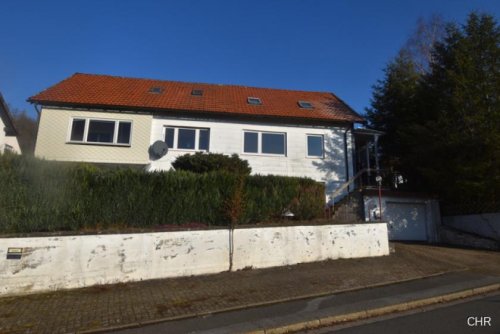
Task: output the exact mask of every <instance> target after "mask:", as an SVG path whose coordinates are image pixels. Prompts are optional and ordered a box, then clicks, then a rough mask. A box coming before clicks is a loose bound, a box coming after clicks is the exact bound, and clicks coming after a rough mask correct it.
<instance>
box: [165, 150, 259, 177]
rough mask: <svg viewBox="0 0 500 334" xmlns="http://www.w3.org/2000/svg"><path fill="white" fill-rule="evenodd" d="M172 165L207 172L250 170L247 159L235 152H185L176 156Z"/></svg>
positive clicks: (177, 168)
mask: <svg viewBox="0 0 500 334" xmlns="http://www.w3.org/2000/svg"><path fill="white" fill-rule="evenodd" d="M172 166H174V168H175V169H176V170H185V171H189V172H193V173H208V172H216V171H226V172H230V173H237V174H243V175H249V174H250V173H251V171H252V169H251V168H250V166H249V165H248V161H246V160H242V159H240V158H239V157H238V155H237V154H233V155H231V156H227V155H224V154H218V153H202V152H196V153H195V154H185V155H181V156H180V157H178V158H177V159H176V160H175V161H174V162H173V163H172Z"/></svg>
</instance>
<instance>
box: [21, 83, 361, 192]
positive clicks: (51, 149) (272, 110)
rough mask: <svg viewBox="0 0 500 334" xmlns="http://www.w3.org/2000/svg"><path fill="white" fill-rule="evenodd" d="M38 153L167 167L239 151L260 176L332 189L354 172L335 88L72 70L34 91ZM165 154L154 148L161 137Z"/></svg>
mask: <svg viewBox="0 0 500 334" xmlns="http://www.w3.org/2000/svg"><path fill="white" fill-rule="evenodd" d="M29 101H30V102H32V103H35V104H37V105H39V106H41V110H40V122H39V130H38V137H37V143H36V148H35V155H36V156H38V157H41V158H45V159H52V160H63V161H87V162H93V163H106V164H127V165H140V166H144V167H145V168H147V169H149V170H168V169H170V168H171V163H172V162H173V161H174V160H175V158H176V157H178V156H179V155H182V154H186V153H192V152H198V151H202V152H214V153H223V154H233V153H237V154H238V155H240V157H241V158H242V159H245V160H247V161H248V162H249V164H250V166H251V167H252V172H253V173H254V174H275V175H286V176H303V177H310V178H312V179H315V180H317V181H320V182H325V184H326V185H327V189H328V191H331V190H333V189H335V188H337V187H338V185H339V184H342V183H344V182H345V181H346V180H347V179H348V178H349V176H352V175H353V169H354V167H353V156H354V154H353V149H354V147H353V133H352V129H353V124H354V123H355V122H364V119H363V118H362V117H361V116H359V115H358V114H357V113H356V112H354V111H353V110H352V109H351V108H350V107H349V106H348V105H346V104H345V103H344V102H343V101H342V100H340V99H339V98H337V97H336V96H335V95H334V94H332V93H325V92H306V91H292V90H282V89H269V88H255V87H244V86H233V85H217V84H202V83H185V82H173V81H159V80H148V79H135V78H123V77H114V76H107V75H91V74H80V73H77V74H74V75H73V76H71V77H70V78H68V79H66V80H64V81H62V82H60V83H58V84H56V85H54V86H52V87H50V88H48V89H47V90H45V91H43V92H41V93H39V94H37V95H35V96H33V97H31V98H30V99H29ZM158 140H160V141H165V142H166V144H167V145H168V148H169V151H168V153H167V154H166V155H165V156H163V157H161V158H158V159H156V158H153V157H152V156H150V154H149V153H148V150H149V148H150V146H151V145H152V144H153V143H155V142H156V141H158Z"/></svg>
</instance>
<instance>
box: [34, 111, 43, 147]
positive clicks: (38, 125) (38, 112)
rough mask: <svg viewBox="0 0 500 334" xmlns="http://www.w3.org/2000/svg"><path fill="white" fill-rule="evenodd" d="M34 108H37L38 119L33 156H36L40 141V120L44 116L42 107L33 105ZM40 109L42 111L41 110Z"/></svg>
mask: <svg viewBox="0 0 500 334" xmlns="http://www.w3.org/2000/svg"><path fill="white" fill-rule="evenodd" d="M33 107H34V108H35V111H36V114H37V116H38V117H37V118H36V137H35V146H34V147H33V156H35V151H36V144H37V141H38V132H39V131H40V118H41V116H42V109H41V108H40V106H39V105H38V104H36V103H34V104H33ZM39 108H40V109H39Z"/></svg>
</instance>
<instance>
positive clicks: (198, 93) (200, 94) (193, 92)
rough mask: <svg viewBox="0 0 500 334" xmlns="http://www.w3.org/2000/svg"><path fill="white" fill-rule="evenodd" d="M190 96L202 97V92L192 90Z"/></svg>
mask: <svg viewBox="0 0 500 334" xmlns="http://www.w3.org/2000/svg"><path fill="white" fill-rule="evenodd" d="M191 95H194V96H202V95H203V90H201V89H193V90H192V91H191Z"/></svg>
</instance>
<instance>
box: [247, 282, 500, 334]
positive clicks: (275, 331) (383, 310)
mask: <svg viewBox="0 0 500 334" xmlns="http://www.w3.org/2000/svg"><path fill="white" fill-rule="evenodd" d="M498 290H500V283H495V284H490V285H485V286H482V287H478V288H473V289H467V290H463V291H458V292H452V293H449V294H445V295H441V296H436V297H429V298H424V299H418V300H413V301H410V302H405V303H400V304H394V305H389V306H383V307H378V308H373V309H369V310H366V311H359V312H352V313H347V314H340V315H334V316H328V317H324V318H320V319H315V320H312V321H311V320H310V321H304V322H298V323H295V324H290V325H285V326H281V327H275V328H268V329H263V330H259V331H255V332H247V333H246V334H257V333H259V334H282V333H293V332H298V331H301V330H306V329H312V328H318V327H326V326H332V325H337V324H341V323H345V322H350V321H358V320H363V319H367V318H372V317H378V316H382V315H386V314H390V313H396V312H402V311H408V310H412V309H416V308H420V307H424V306H429V305H433V304H439V303H444V302H451V301H455V300H458V299H463V298H467V297H472V296H476V295H481V294H485V293H489V292H494V291H498Z"/></svg>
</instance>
